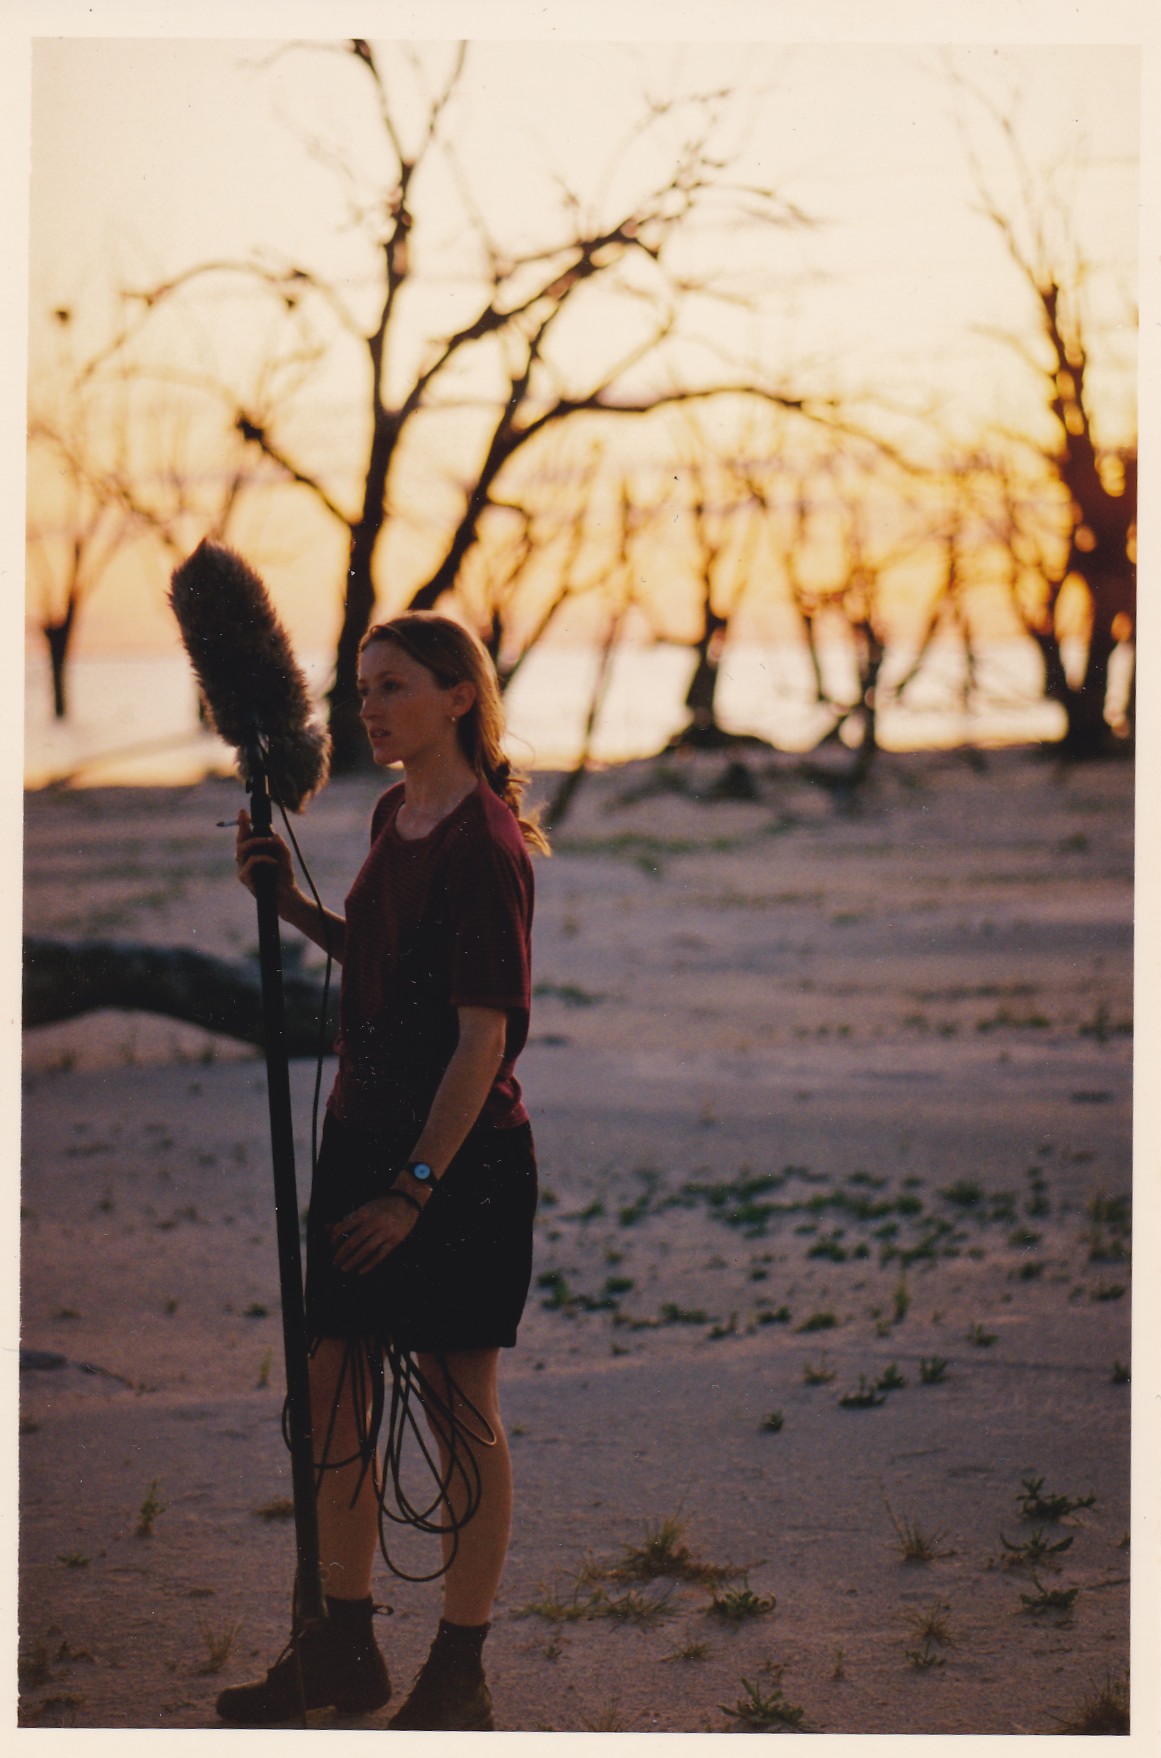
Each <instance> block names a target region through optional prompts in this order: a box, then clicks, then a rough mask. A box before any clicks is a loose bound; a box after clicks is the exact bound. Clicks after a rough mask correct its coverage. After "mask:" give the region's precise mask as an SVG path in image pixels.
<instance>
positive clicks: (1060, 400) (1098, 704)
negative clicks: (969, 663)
mask: <svg viewBox="0 0 1161 1758" xmlns="http://www.w3.org/2000/svg"><path fill="white" fill-rule="evenodd" d="M969 89H970V88H969ZM970 96H971V99H972V101H974V102H975V103H976V104H977V105H978V106H979V107H980V108H981V109H982V110H983V111H984V113H985V114H986V116H987V118H988V122H989V125H990V127H991V129H992V130H993V132H994V134H995V135H996V136H997V137H998V139H999V140H1000V141H1001V142H1002V143H1003V145H1004V147H1005V148H1006V152H1007V156H1008V160H1009V163H1010V165H1011V168H1012V170H1013V172H1014V174H1015V182H1016V190H1017V194H1016V195H1015V197H1014V198H1012V199H1011V200H1010V201H1008V202H1007V203H1005V202H1004V201H1003V200H1002V199H1001V198H1000V197H999V196H998V195H997V194H996V193H995V192H994V190H993V189H992V187H991V186H990V185H989V181H988V178H987V176H986V174H985V172H984V170H983V168H982V166H981V164H980V162H979V160H978V158H977V157H976V156H975V155H974V153H972V151H971V147H970V143H969V148H968V150H969V155H970V157H971V163H972V167H973V173H974V177H975V183H976V188H977V191H978V195H979V201H980V207H981V210H982V212H983V213H984V215H985V216H986V217H987V219H988V220H989V221H990V222H991V223H992V225H993V226H994V227H995V229H996V231H997V232H998V234H999V236H1000V237H1001V238H1002V240H1003V242H1004V245H1005V248H1006V250H1007V253H1008V256H1009V258H1010V260H1011V262H1012V264H1013V265H1014V267H1015V269H1016V271H1017V273H1018V275H1019V277H1020V280H1021V281H1022V282H1023V285H1024V288H1025V291H1026V293H1027V294H1028V295H1030V301H1029V303H1030V307H1031V310H1030V319H1031V327H1032V334H1031V335H1030V336H1029V335H1028V332H1027V331H1026V330H1020V331H1014V332H1011V333H1009V332H1002V339H1003V341H1004V342H1005V344H1006V345H1007V346H1009V347H1011V348H1012V349H1014V350H1015V351H1016V353H1017V354H1018V356H1019V358H1020V359H1021V360H1022V362H1023V363H1024V365H1025V367H1026V368H1027V369H1028V371H1029V372H1030V373H1031V374H1033V375H1034V376H1035V378H1036V379H1037V380H1038V381H1039V382H1040V384H1041V386H1042V389H1043V397H1044V406H1045V409H1046V411H1047V413H1048V414H1049V416H1050V417H1051V424H1052V429H1053V437H1052V439H1051V440H1050V441H1049V442H1048V443H1046V444H1041V443H1039V442H1037V441H1036V440H1034V439H1033V438H1031V437H1030V436H1028V435H1024V434H1012V433H1007V434H1006V435H1005V436H1004V438H1005V441H1006V445H1007V449H1008V450H1009V452H1010V453H1019V452H1023V453H1025V454H1026V455H1027V454H1030V459H1029V462H1030V463H1031V465H1032V466H1033V467H1034V470H1035V473H1036V474H1038V475H1039V476H1040V492H1039V494H1038V495H1033V496H1032V497H1028V496H1026V495H1025V496H1019V495H1017V496H1013V495H1012V494H1011V493H1010V492H1009V491H1008V489H1007V487H1004V488H1003V497H1004V501H1005V518H1006V521H1007V529H1008V533H1009V537H1010V540H1011V543H1012V545H1013V549H1012V554H1013V558H1014V560H1015V562H1016V564H1017V567H1018V569H1019V570H1021V571H1023V572H1027V569H1028V566H1029V564H1031V567H1032V569H1033V570H1034V572H1035V574H1036V576H1037V577H1038V590H1035V591H1032V592H1029V591H1028V590H1027V587H1026V588H1025V590H1024V591H1023V592H1021V593H1018V594H1014V597H1013V602H1014V604H1015V605H1016V606H1017V608H1018V610H1019V612H1020V616H1021V620H1022V622H1023V625H1024V628H1025V629H1026V631H1027V633H1028V634H1029V635H1030V636H1031V637H1032V639H1033V640H1034V641H1035V642H1036V644H1037V646H1038V648H1039V650H1040V653H1041V656H1042V659H1043V663H1044V674H1045V692H1046V694H1047V695H1048V696H1049V697H1050V698H1051V699H1052V700H1054V701H1057V702H1059V703H1060V705H1061V707H1062V708H1063V709H1064V713H1065V716H1066V724H1067V730H1066V733H1065V737H1064V741H1063V750H1064V751H1065V752H1066V753H1067V754H1069V755H1071V756H1076V757H1093V756H1099V755H1101V754H1103V753H1105V752H1107V751H1108V750H1109V749H1110V748H1111V747H1113V746H1114V744H1115V739H1114V734H1113V731H1112V729H1111V728H1110V725H1109V722H1108V720H1107V718H1106V703H1107V698H1108V688H1109V662H1110V659H1111V657H1112V654H1113V651H1114V649H1115V647H1116V646H1117V645H1118V643H1120V642H1125V643H1126V644H1129V643H1131V641H1132V639H1133V634H1134V630H1135V623H1136V504H1137V446H1136V440H1135V438H1133V439H1131V440H1129V441H1128V442H1126V443H1124V444H1121V445H1111V444H1108V443H1104V442H1102V440H1101V438H1100V437H1099V425H1100V424H1099V414H1098V410H1097V408H1096V399H1095V397H1094V391H1093V385H1092V375H1091V372H1090V367H1091V359H1090V348H1091V340H1092V325H1091V321H1090V317H1089V313H1088V309H1087V302H1086V294H1087V283H1088V280H1089V277H1090V273H1091V267H1092V265H1091V264H1090V263H1089V262H1088V261H1087V260H1086V258H1085V255H1084V253H1083V251H1082V250H1081V248H1080V247H1079V245H1078V243H1077V241H1076V238H1075V234H1074V231H1073V227H1072V225H1071V223H1070V221H1069V218H1068V216H1067V213H1066V212H1065V208H1064V204H1063V203H1062V202H1060V201H1059V200H1057V199H1056V198H1055V196H1054V193H1053V190H1052V186H1051V178H1050V176H1048V175H1043V174H1042V175H1037V174H1036V173H1035V172H1034V170H1033V168H1032V167H1031V166H1030V164H1029V163H1028V160H1027V157H1026V155H1025V153H1024V150H1023V146H1022V143H1021V139H1020V134H1019V129H1018V125H1017V123H1016V122H1015V121H1014V120H1013V117H1012V115H1011V114H1010V113H1009V112H1007V111H1005V110H1002V109H1001V108H1000V107H999V106H998V105H997V104H996V103H995V102H993V101H992V100H991V99H989V98H987V97H986V96H985V95H983V94H982V93H980V92H978V91H970ZM1013 472H1016V473H1019V474H1025V475H1028V476H1031V475H1032V474H1033V472H1032V470H1029V469H1028V467H1027V465H1026V466H1025V467H1024V469H1023V470H1020V467H1019V466H1018V465H1016V464H1015V461H1014V459H1013V461H1012V462H1011V463H1010V464H1006V465H1005V466H1004V467H1003V470H1002V472H1001V474H1002V475H1003V477H1004V480H1005V482H1007V481H1009V480H1010V477H1011V475H1012V474H1013ZM1029 514H1031V516H1029ZM1066 584H1072V585H1073V586H1075V587H1077V588H1079V591H1080V593H1081V595H1082V597H1083V599H1084V603H1085V622H1086V624H1087V627H1086V629H1085V632H1084V650H1085V651H1084V661H1083V666H1082V667H1081V669H1080V672H1079V675H1072V676H1070V674H1069V668H1068V666H1067V665H1066V663H1065V657H1064V653H1063V651H1062V621H1061V614H1060V613H1061V610H1062V605H1063V595H1064V591H1065V587H1066ZM1121 730H1122V731H1129V730H1131V728H1129V727H1127V726H1126V727H1124V728H1122V729H1121Z"/></svg>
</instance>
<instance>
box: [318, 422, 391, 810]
mask: <svg viewBox="0 0 1161 1758" xmlns="http://www.w3.org/2000/svg"><path fill="white" fill-rule="evenodd" d="M396 438H397V429H396V426H395V424H394V423H393V422H392V420H391V419H390V418H389V417H388V416H386V415H383V414H382V413H380V417H379V419H378V420H377V421H376V424H375V432H374V435H373V437H372V440H371V455H370V457H369V459H368V460H367V475H366V478H365V480H364V484H363V510H362V514H361V516H360V518H359V520H358V523H357V524H355V525H352V527H351V548H350V553H349V556H348V560H347V589H346V592H345V593H344V595H343V626H342V628H341V629H340V630H339V640H338V646H337V648H336V650H335V676H334V682H333V683H332V685H331V688H330V691H329V693H328V696H327V701H328V703H329V706H330V717H329V730H330V735H331V773H332V774H333V775H350V774H352V773H353V772H354V771H355V770H358V769H367V768H369V767H370V765H371V751H370V747H369V745H368V744H367V736H366V734H365V733H364V731H363V723H362V721H361V720H360V719H359V691H358V675H359V643H360V641H361V640H362V639H363V636H364V635H365V634H366V633H367V630H368V629H369V628H370V626H371V619H372V617H373V616H374V614H375V579H374V573H373V563H374V559H375V546H376V544H377V543H378V541H379V533H380V532H381V531H382V529H383V519H384V508H385V505H386V494H387V472H388V470H389V469H390V466H391V455H392V452H393V451H394V447H395V440H396Z"/></svg>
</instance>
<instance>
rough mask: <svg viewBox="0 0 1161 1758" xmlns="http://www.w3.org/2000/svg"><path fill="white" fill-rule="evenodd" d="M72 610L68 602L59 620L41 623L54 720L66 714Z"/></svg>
mask: <svg viewBox="0 0 1161 1758" xmlns="http://www.w3.org/2000/svg"><path fill="white" fill-rule="evenodd" d="M74 610H75V607H74V606H73V605H72V604H70V605H69V608H68V610H67V611H66V612H65V615H64V616H63V617H62V618H61V620H60V622H58V623H49V622H45V623H42V624H41V629H42V632H43V634H44V638H45V641H46V642H47V643H48V658H49V663H50V665H51V667H52V714H53V719H54V720H65V719H66V718H67V716H68V693H67V691H66V688H65V668H66V666H67V664H68V656H69V644H70V642H71V641H72V634H73V617H74Z"/></svg>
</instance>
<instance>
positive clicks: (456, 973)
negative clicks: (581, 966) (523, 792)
mask: <svg viewBox="0 0 1161 1758" xmlns="http://www.w3.org/2000/svg"><path fill="white" fill-rule="evenodd" d="M518 834H519V833H518V832H517V835H518ZM448 903H449V913H450V918H451V919H450V929H451V997H450V999H451V1003H452V1006H453V1007H495V1008H499V1009H503V1010H504V1011H505V1012H509V1011H511V1010H513V1009H519V1010H521V1011H523V1012H525V1013H526V1012H527V1010H528V1008H529V1006H530V1002H531V974H530V957H529V949H530V936H531V926H532V873H531V864H530V862H529V860H528V856H527V854H526V853H525V851H524V848H523V845H522V844H520V843H517V844H516V845H515V846H513V844H512V843H511V842H510V841H508V840H507V839H505V840H503V841H501V840H499V839H497V838H496V837H495V836H493V835H490V834H488V826H487V824H486V822H479V823H476V824H473V825H471V827H470V829H468V830H466V832H465V833H463V834H461V835H459V836H457V838H456V846H455V847H454V849H453V852H452V857H451V860H450V861H449V867H448Z"/></svg>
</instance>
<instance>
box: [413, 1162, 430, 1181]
mask: <svg viewBox="0 0 1161 1758" xmlns="http://www.w3.org/2000/svg"><path fill="white" fill-rule="evenodd" d="M407 1170H408V1171H409V1172H410V1173H411V1176H412V1177H413V1178H417V1179H418V1180H419V1182H420V1184H429V1183H430V1182H431V1179H432V1176H433V1174H432V1170H431V1167H430V1166H429V1165H428V1163H427V1161H426V1160H412V1162H411V1164H410V1165H409V1166H408V1168H407Z"/></svg>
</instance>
